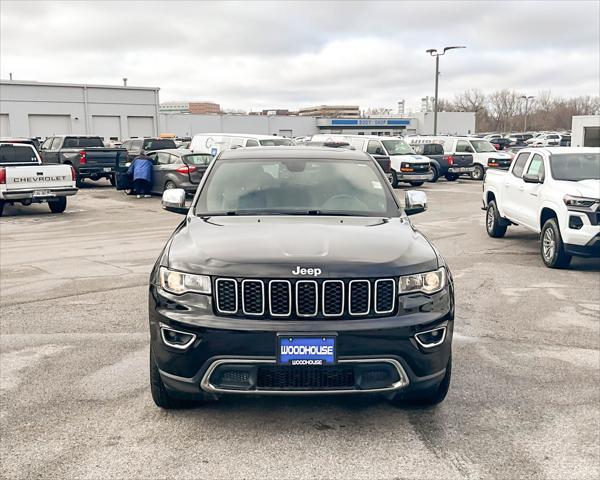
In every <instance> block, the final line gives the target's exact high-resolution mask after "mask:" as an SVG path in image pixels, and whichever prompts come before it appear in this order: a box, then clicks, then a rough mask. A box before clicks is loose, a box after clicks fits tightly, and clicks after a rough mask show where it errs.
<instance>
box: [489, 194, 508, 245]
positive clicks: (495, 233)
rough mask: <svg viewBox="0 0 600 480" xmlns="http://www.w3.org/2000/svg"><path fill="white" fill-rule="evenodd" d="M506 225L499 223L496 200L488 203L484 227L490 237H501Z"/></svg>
mask: <svg viewBox="0 0 600 480" xmlns="http://www.w3.org/2000/svg"><path fill="white" fill-rule="evenodd" d="M506 228H507V226H506V225H502V224H501V223H500V214H499V213H498V207H497V206H496V201H495V200H492V201H491V202H490V203H488V206H487V213H486V214H485V229H486V230H487V233H488V235H489V236H490V237H494V238H501V237H503V236H504V235H505V234H506Z"/></svg>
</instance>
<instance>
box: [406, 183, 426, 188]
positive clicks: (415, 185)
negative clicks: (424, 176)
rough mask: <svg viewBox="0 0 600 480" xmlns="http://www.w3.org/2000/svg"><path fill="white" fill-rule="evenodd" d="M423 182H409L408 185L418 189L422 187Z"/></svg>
mask: <svg viewBox="0 0 600 480" xmlns="http://www.w3.org/2000/svg"><path fill="white" fill-rule="evenodd" d="M424 183H425V182H410V184H411V185H412V186H413V187H420V186H421V185H423V184H424Z"/></svg>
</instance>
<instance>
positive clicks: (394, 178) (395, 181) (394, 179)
mask: <svg viewBox="0 0 600 480" xmlns="http://www.w3.org/2000/svg"><path fill="white" fill-rule="evenodd" d="M398 186H399V185H398V175H397V174H396V172H395V171H394V170H392V188H398Z"/></svg>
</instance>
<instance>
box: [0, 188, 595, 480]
mask: <svg viewBox="0 0 600 480" xmlns="http://www.w3.org/2000/svg"><path fill="white" fill-rule="evenodd" d="M91 185H93V184H92V183H88V184H87V186H86V187H84V188H83V189H81V190H80V192H79V194H78V195H77V196H76V197H75V198H73V199H72V200H71V201H70V204H69V206H68V208H67V211H66V212H65V213H64V214H62V215H52V214H50V213H49V210H48V208H47V206H45V205H41V206H40V205H37V206H32V207H27V208H25V207H7V208H6V209H5V217H3V218H2V219H1V220H0V245H1V257H0V262H1V276H0V293H1V298H0V300H1V323H0V327H1V328H0V334H1V335H0V348H1V350H0V401H1V404H0V407H1V408H0V426H1V430H0V435H1V440H2V441H1V442H0V461H1V466H2V474H1V476H2V477H3V478H23V479H25V478H27V479H30V478H56V479H63V478H93V479H104V478H207V479H216V478H260V479H263V478H278V479H279V478H286V479H296V478H328V479H348V478H373V479H375V478H376V479H381V478H386V479H412V478H418V479H434V478H435V479H439V478H444V479H455V478H456V479H479V478H494V479H498V478H501V479H514V478H534V479H537V478H540V479H541V478H549V479H572V478H578V479H588V478H598V477H599V476H600V447H599V445H600V381H599V380H600V378H599V376H600V345H599V339H600V275H599V272H600V260H581V259H575V260H574V261H573V264H572V268H571V269H570V270H550V269H547V268H546V267H544V266H543V264H542V261H541V259H540V256H539V245H538V242H537V238H536V235H534V234H531V233H528V232H526V231H525V230H523V229H520V228H514V227H513V228H512V229H509V232H508V234H507V236H506V238H504V239H491V238H488V236H487V235H486V233H485V230H484V225H483V223H484V214H483V212H482V211H481V210H480V209H479V207H480V195H481V184H480V183H475V182H472V181H469V180H460V181H458V182H454V183H448V182H445V181H440V182H438V183H437V184H426V185H425V186H424V187H423V189H424V190H425V191H426V192H427V194H428V196H429V210H428V211H427V212H426V213H424V214H422V215H418V216H416V217H413V218H414V223H415V224H416V225H417V226H418V227H419V228H420V229H421V230H422V231H423V232H424V233H426V234H427V235H428V236H429V237H430V238H431V239H432V240H433V241H434V243H435V245H436V246H437V247H438V248H439V250H440V251H441V252H442V254H443V255H444V256H445V257H446V259H447V261H448V263H449V265H450V268H451V269H452V271H453V274H454V277H455V281H456V289H457V320H456V326H455V340H454V353H453V357H454V367H453V380H452V385H451V387H450V392H449V394H448V397H447V399H446V401H445V402H444V403H442V404H441V405H439V406H438V407H437V408H430V409H419V408H415V407H411V408H408V407H406V408H398V407H393V406H391V405H389V404H388V403H387V402H386V401H385V400H384V399H381V398H378V397H367V398H357V397H342V398H340V397H319V398H264V397H263V398H247V397H243V398H233V397H229V398H225V399H222V400H221V401H220V402H214V403H210V404H207V405H205V406H202V407H199V408H194V409H188V410H179V411H170V412H165V411H162V410H160V409H158V408H157V407H155V406H154V404H153V402H152V399H151V397H150V391H149V388H148V365H147V363H148V358H147V357H148V333H147V318H146V311H147V298H146V295H147V278H148V274H149V272H150V269H151V266H152V264H153V263H154V261H155V259H156V257H157V255H158V253H159V251H160V250H161V248H162V246H163V244H164V242H165V241H166V240H167V238H168V237H169V235H170V233H171V231H172V230H173V228H174V227H175V226H176V225H177V224H178V222H179V221H180V220H181V219H182V218H183V217H181V216H178V215H175V214H171V213H167V212H164V211H162V210H161V207H160V199H159V198H158V197H154V198H152V199H140V200H138V199H135V198H133V197H127V196H125V195H124V194H122V193H121V192H117V191H115V190H114V189H112V188H110V187H109V186H108V183H106V184H105V183H102V182H98V183H97V184H94V187H91ZM397 192H398V194H400V195H401V194H402V189H399V190H397ZM239 247H240V248H244V244H243V243H240V246H239Z"/></svg>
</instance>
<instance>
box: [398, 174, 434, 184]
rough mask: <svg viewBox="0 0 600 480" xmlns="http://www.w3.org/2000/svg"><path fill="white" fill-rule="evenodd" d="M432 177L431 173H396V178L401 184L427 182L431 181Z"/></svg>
mask: <svg viewBox="0 0 600 480" xmlns="http://www.w3.org/2000/svg"><path fill="white" fill-rule="evenodd" d="M432 177H433V173H431V172H429V173H408V172H398V173H396V178H398V180H401V181H403V182H427V181H428V180H431V178H432Z"/></svg>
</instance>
